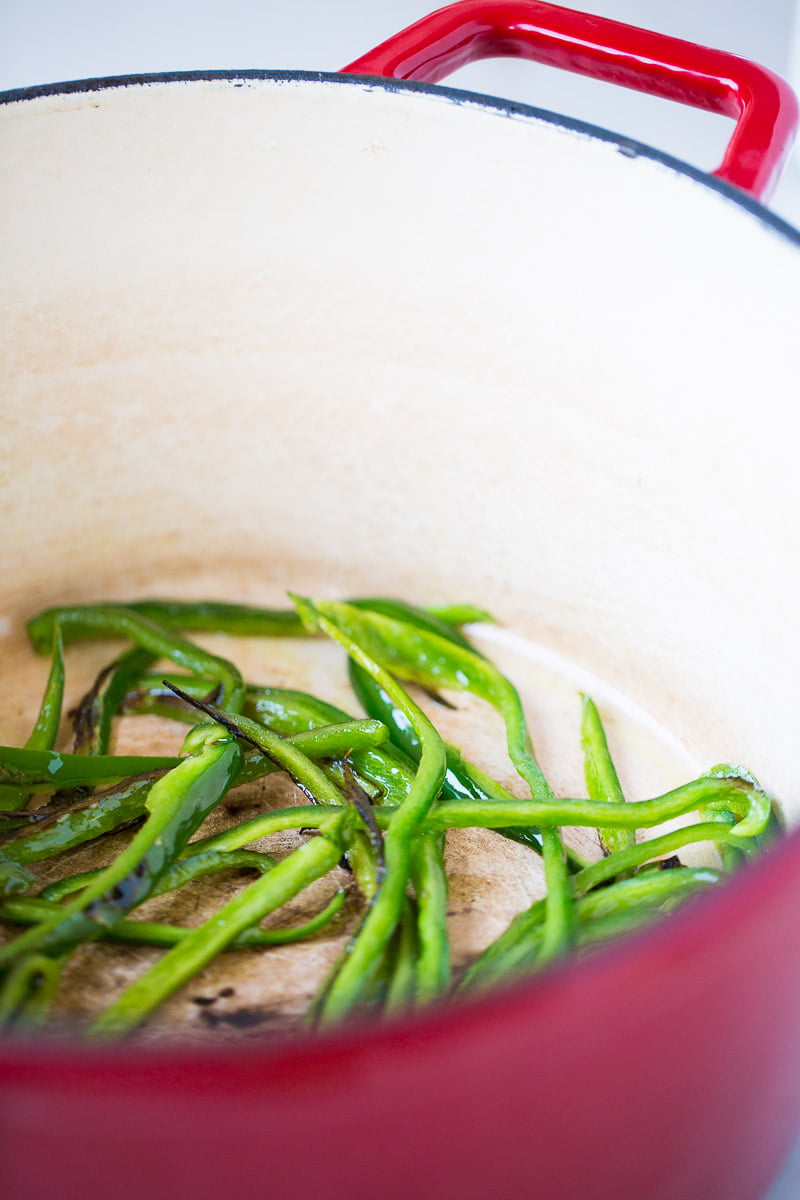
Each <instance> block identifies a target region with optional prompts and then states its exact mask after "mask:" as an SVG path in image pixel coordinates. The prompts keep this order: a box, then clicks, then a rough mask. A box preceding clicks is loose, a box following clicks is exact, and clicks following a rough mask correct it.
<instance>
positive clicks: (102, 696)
mask: <svg viewBox="0 0 800 1200" xmlns="http://www.w3.org/2000/svg"><path fill="white" fill-rule="evenodd" d="M154 657H155V656H154V655H153V654H151V653H150V651H149V650H143V649H142V648H141V647H140V646H134V647H133V648H132V649H131V650H127V651H126V652H125V653H124V654H122V655H121V656H120V657H119V658H118V659H115V660H114V662H113V663H110V664H109V666H107V667H105V668H104V669H103V670H102V671H101V672H100V674H99V675H98V677H97V679H96V680H95V682H94V684H93V685H92V687H91V688H90V689H89V691H88V692H87V693H86V695H85V696H84V697H83V698H82V699H81V700H80V701H79V702H78V705H77V708H76V709H75V712H74V714H72V726H73V730H74V734H75V745H74V753H75V754H95V755H96V754H108V748H109V744H110V741H111V723H112V720H113V718H114V716H115V715H116V713H117V712H118V710H119V708H120V706H121V704H122V702H123V700H124V699H125V697H126V695H127V694H128V691H129V689H130V687H131V684H132V683H133V681H134V680H135V679H138V677H139V676H140V675H141V674H142V672H143V671H146V670H147V668H148V667H149V666H150V664H151V663H152V661H153V658H154Z"/></svg>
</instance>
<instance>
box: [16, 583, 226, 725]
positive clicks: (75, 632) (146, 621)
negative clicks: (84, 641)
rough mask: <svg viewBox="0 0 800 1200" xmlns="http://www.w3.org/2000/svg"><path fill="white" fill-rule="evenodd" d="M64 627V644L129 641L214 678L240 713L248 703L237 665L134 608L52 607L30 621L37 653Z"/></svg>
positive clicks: (160, 656)
mask: <svg viewBox="0 0 800 1200" xmlns="http://www.w3.org/2000/svg"><path fill="white" fill-rule="evenodd" d="M56 623H58V624H59V625H60V626H61V632H62V636H63V638H64V643H65V644H67V643H68V642H71V641H75V640H77V639H80V638H93V637H122V638H128V639H129V640H130V641H132V642H134V643H135V644H136V645H137V646H140V647H141V648H142V649H144V650H149V651H150V653H151V654H153V655H156V656H157V657H159V658H168V659H169V660H170V661H171V662H173V663H175V664H176V666H179V667H182V668H183V669H184V670H187V671H191V672H192V673H193V674H195V675H210V676H211V678H212V679H213V680H215V682H216V683H218V684H219V685H220V686H221V688H222V697H221V702H222V703H224V705H225V707H226V708H227V709H229V710H231V711H234V712H238V711H239V710H240V708H241V706H242V703H243V701H244V684H243V682H242V677H241V675H240V674H239V671H238V670H237V668H236V667H235V666H234V665H233V663H231V662H228V661H227V659H224V658H219V657H217V656H216V655H214V654H209V653H208V652H207V651H206V650H202V649H201V648H200V647H199V646H196V645H195V644H194V643H193V642H189V641H187V640H186V639H185V638H183V637H181V636H180V634H178V633H175V632H174V631H172V630H170V629H167V628H163V627H162V626H160V625H157V624H156V622H155V621H152V620H150V618H149V617H146V616H143V615H140V614H139V613H137V612H134V611H133V610H132V609H129V608H123V607H115V606H114V605H99V604H98V605H76V606H73V607H70V608H51V609H48V610H47V611H46V612H43V613H39V615H38V616H36V617H34V618H33V619H32V620H31V621H29V622H28V626H27V629H28V636H29V637H30V640H31V643H32V645H33V648H34V650H36V651H37V653H39V654H41V653H43V652H44V651H45V648H46V647H47V646H49V645H50V641H51V638H52V631H53V627H54V625H55V624H56Z"/></svg>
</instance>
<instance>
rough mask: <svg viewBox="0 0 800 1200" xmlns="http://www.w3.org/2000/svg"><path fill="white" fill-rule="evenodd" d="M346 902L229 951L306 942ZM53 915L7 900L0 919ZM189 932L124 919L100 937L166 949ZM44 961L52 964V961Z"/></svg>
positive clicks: (245, 938) (39, 903)
mask: <svg viewBox="0 0 800 1200" xmlns="http://www.w3.org/2000/svg"><path fill="white" fill-rule="evenodd" d="M346 898H347V894H346V892H344V891H343V890H341V889H340V890H339V891H337V892H334V894H333V897H332V899H331V900H329V902H328V903H327V904H326V905H325V907H324V908H323V909H322V911H321V912H319V913H317V915H316V916H315V917H312V918H311V919H310V920H309V921H305V922H304V923H303V924H302V925H295V926H294V927H293V928H286V929H259V928H258V927H251V928H250V929H245V930H243V932H242V933H240V934H239V935H238V937H236V938H235V939H234V940H233V941H232V942H231V943H230V947H229V949H231V950H241V949H245V948H248V949H255V948H258V947H261V946H285V945H287V944H289V943H290V942H300V941H303V940H304V939H305V938H309V937H312V936H313V935H314V934H315V933H319V931H320V930H321V929H323V928H324V927H325V926H326V925H328V924H329V923H330V922H331V921H332V920H333V918H334V917H335V916H336V915H337V914H338V913H339V912H340V911H341V909H342V906H343V905H344V902H345V900H346ZM54 911H55V905H54V903H53V902H52V901H51V902H49V903H48V902H47V901H45V900H43V899H42V897H39V896H37V897H36V898H35V899H28V898H25V899H19V900H6V901H5V903H3V904H2V905H0V917H3V918H5V919H6V920H8V921H17V922H21V923H22V924H25V925H29V924H36V923H38V922H40V921H43V920H45V919H46V918H47V917H48V916H49V915H50V914H51V913H53V912H54ZM190 932H191V930H189V929H183V928H181V927H180V926H179V925H165V924H163V923H161V922H159V921H129V920H127V919H126V918H124V917H123V919H122V920H121V921H118V922H117V924H116V925H115V926H114V927H113V928H112V929H109V930H107V931H106V932H105V933H104V934H103V935H102V936H103V940H104V941H109V942H120V943H122V944H123V945H127V946H162V947H164V948H165V949H168V948H169V947H170V946H176V945H177V944H178V942H182V941H183V940H184V939H185V938H186V937H187V936H188V935H189V933H190ZM47 961H49V962H52V961H54V960H53V959H48V960H47Z"/></svg>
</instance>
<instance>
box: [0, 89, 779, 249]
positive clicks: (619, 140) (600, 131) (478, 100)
mask: <svg viewBox="0 0 800 1200" xmlns="http://www.w3.org/2000/svg"><path fill="white" fill-rule="evenodd" d="M211 82H221V83H225V82H227V83H231V84H233V86H234V87H243V86H245V85H247V84H251V85H252V84H253V83H259V82H272V83H324V84H351V85H354V86H356V87H361V88H364V87H366V88H369V89H372V90H376V91H383V92H412V93H415V92H416V93H419V94H421V95H427V96H431V97H433V98H434V99H440V100H446V101H448V102H450V103H452V104H456V105H458V106H465V107H470V106H472V107H476V108H481V109H484V110H487V111H489V112H494V113H496V114H497V115H498V116H504V117H511V118H516V119H522V120H523V121H537V122H544V123H545V124H548V125H551V126H555V127H556V128H560V129H562V130H564V131H566V132H568V133H577V134H580V135H582V136H584V137H590V138H594V139H595V140H596V141H601V142H605V143H607V144H609V145H612V146H615V147H616V148H617V150H618V151H619V152H620V153H621V154H623V155H624V156H625V157H627V158H633V159H637V158H644V159H649V160H651V161H652V162H656V163H659V164H660V165H661V166H665V167H669V168H670V169H671V170H673V171H676V172H677V173H678V174H680V175H685V176H687V177H688V178H689V179H692V180H694V182H695V183H699V184H702V185H703V186H704V187H707V188H709V189H710V190H711V191H713V192H717V193H718V194H719V195H721V196H723V197H725V199H727V200H731V201H733V203H735V204H737V205H738V206H739V207H740V208H743V209H744V210H745V211H746V212H747V213H749V214H750V215H751V216H752V217H755V218H756V219H757V220H758V221H759V222H760V223H761V224H763V225H766V226H767V227H768V228H769V229H770V230H771V231H773V232H775V233H778V234H780V235H781V236H782V237H784V238H786V239H787V240H788V241H789V242H791V243H792V244H793V245H795V246H799V247H800V229H798V228H796V227H795V226H794V225H792V224H790V222H788V221H786V220H784V218H783V217H780V216H778V215H777V213H774V212H772V211H771V210H770V209H769V208H767V207H766V205H764V204H762V203H761V202H760V201H759V200H756V199H755V198H754V197H753V196H751V195H749V194H748V193H747V192H744V191H742V190H741V189H740V188H737V187H735V186H734V185H733V184H730V183H727V182H725V181H724V180H722V179H719V178H717V177H716V176H714V175H712V174H710V173H709V172H707V171H703V170H702V169H701V168H700V167H695V166H692V165H691V164H690V163H687V162H684V161H683V160H682V159H680V158H677V157H675V156H674V155H672V154H668V153H667V152H666V151H664V150H658V149H656V148H655V147H653V146H650V145H648V144H647V143H646V142H640V141H638V140H637V139H635V138H628V137H624V136H623V135H622V134H619V133H614V132H612V131H611V130H609V129H605V128H603V126H601V125H593V124H592V123H591V122H589V121H582V120H579V119H577V118H575V117H567V116H563V115H561V114H560V113H555V112H552V111H550V110H549V109H545V108H537V107H536V106H535V105H531V104H523V103H522V102H520V101H517V100H504V99H502V98H501V97H498V96H490V95H486V94H484V93H482V92H472V91H466V90H463V89H461V88H453V87H444V86H442V85H441V84H431V83H419V82H417V81H416V80H409V79H393V78H385V77H383V76H379V75H355V74H349V73H344V72H339V71H292V70H261V69H257V68H249V69H246V70H241V71H236V70H210V69H209V70H199V71H156V72H149V73H145V74H141V75H110V76H97V77H95V78H89V79H73V80H65V81H63V82H60V83H45V84H34V85H32V86H30V87H24V88H12V89H11V90H9V91H5V92H0V105H5V104H16V103H19V102H22V101H28V100H38V99H40V98H42V97H45V96H62V95H70V94H80V93H84V92H101V91H109V90H111V89H114V88H123V87H147V86H150V85H152V84H165V83H177V84H186V83H211Z"/></svg>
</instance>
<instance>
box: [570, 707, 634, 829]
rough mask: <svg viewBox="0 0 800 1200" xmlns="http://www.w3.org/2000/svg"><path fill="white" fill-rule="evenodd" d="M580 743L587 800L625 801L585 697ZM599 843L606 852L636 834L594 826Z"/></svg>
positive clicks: (602, 731)
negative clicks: (596, 829) (598, 836)
mask: <svg viewBox="0 0 800 1200" xmlns="http://www.w3.org/2000/svg"><path fill="white" fill-rule="evenodd" d="M582 700H583V716H582V721H581V742H582V744H583V769H584V776H585V778H586V790H587V793H588V796H589V799H590V800H613V801H615V802H616V803H617V804H624V803H625V794H624V792H623V791H622V786H621V784H620V782H619V776H618V775H617V769H616V767H615V766H614V760H613V759H612V757H611V754H610V753H609V749H608V741H607V740H606V731H605V729H604V728H603V722H602V720H601V719H600V713H599V712H598V711H597V706H596V705H595V703H594V701H593V700H592V699H591V698H590V697H589V696H583V697H582ZM597 832H598V834H599V835H600V843H601V845H602V846H603V847H604V849H605V850H607V851H608V852H609V853H613V852H614V851H615V850H624V849H626V847H628V846H633V845H634V843H635V841H636V836H635V834H634V832H633V830H632V829H598V831H597Z"/></svg>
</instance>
